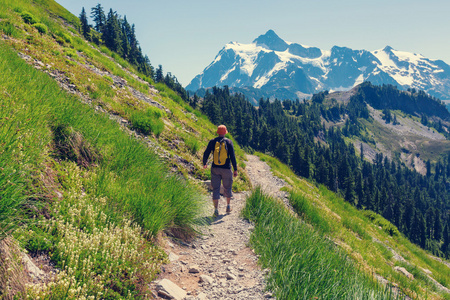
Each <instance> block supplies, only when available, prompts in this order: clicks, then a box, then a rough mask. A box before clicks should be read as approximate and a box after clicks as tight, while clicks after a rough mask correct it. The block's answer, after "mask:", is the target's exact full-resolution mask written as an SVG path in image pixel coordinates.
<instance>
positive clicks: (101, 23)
mask: <svg viewBox="0 0 450 300" xmlns="http://www.w3.org/2000/svg"><path fill="white" fill-rule="evenodd" d="M91 17H92V20H93V21H94V23H95V25H94V28H95V30H97V31H98V32H100V33H104V28H105V25H106V16H105V12H104V11H103V7H102V5H101V4H100V3H99V4H97V6H95V7H93V8H91Z"/></svg>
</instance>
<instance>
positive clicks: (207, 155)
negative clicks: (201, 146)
mask: <svg viewBox="0 0 450 300" xmlns="http://www.w3.org/2000/svg"><path fill="white" fill-rule="evenodd" d="M211 151H212V142H211V141H210V142H209V143H208V146H207V147H206V150H205V152H204V153H203V167H204V168H205V166H206V167H207V165H206V164H207V163H208V157H209V155H210V154H211Z"/></svg>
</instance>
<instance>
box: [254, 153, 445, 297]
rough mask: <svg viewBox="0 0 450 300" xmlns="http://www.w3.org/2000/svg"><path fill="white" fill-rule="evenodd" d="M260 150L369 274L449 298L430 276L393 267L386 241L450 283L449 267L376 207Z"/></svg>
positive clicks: (407, 289) (413, 292)
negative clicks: (410, 275) (360, 204)
mask: <svg viewBox="0 0 450 300" xmlns="http://www.w3.org/2000/svg"><path fill="white" fill-rule="evenodd" d="M256 154H257V155H258V156H260V158H261V159H262V160H264V161H265V162H267V163H268V164H269V166H270V167H271V168H272V172H273V173H274V174H275V175H276V176H278V177H280V178H282V179H284V180H285V181H286V182H287V183H288V184H289V185H290V186H291V187H290V188H286V191H288V192H292V191H294V192H295V193H300V194H301V195H302V197H304V198H306V199H305V201H306V202H309V206H311V207H312V208H313V210H312V211H313V213H309V214H311V215H312V216H314V215H317V214H318V215H319V216H320V218H319V220H320V219H323V220H324V222H326V223H328V224H330V231H328V232H327V233H326V235H327V236H328V238H329V239H330V240H332V241H334V242H335V243H336V244H338V245H339V248H340V249H342V251H345V253H346V254H347V255H348V256H349V257H351V258H352V260H353V261H354V262H355V264H356V265H357V266H358V268H359V269H361V271H363V272H364V273H365V274H366V276H369V277H371V276H373V274H377V275H380V276H382V277H384V278H386V279H387V280H389V281H390V282H392V283H393V284H396V285H398V286H399V288H400V289H401V290H402V292H404V293H405V294H407V295H408V296H410V297H413V298H417V299H450V294H446V293H444V292H441V291H439V290H438V289H437V287H436V286H435V284H434V283H433V282H430V280H428V279H427V278H425V277H423V276H418V277H417V278H416V279H415V280H413V281H411V280H409V279H407V278H406V277H405V276H404V275H402V274H400V273H398V272H396V271H395V270H394V268H393V266H395V265H396V263H397V261H396V260H395V259H394V255H393V253H392V251H391V250H390V249H389V248H387V247H390V248H392V249H393V250H394V251H395V252H397V253H398V254H399V255H401V256H403V258H404V259H405V260H406V261H407V262H408V263H409V264H411V266H415V267H416V268H417V269H418V270H421V269H422V268H423V269H428V270H430V271H431V272H432V274H431V275H430V276H431V277H432V278H434V279H435V280H437V281H438V282H440V283H441V284H443V285H444V286H446V284H447V286H448V284H449V280H448V278H450V269H449V268H447V267H446V266H444V265H443V264H442V263H439V262H438V261H436V260H434V259H432V258H431V257H430V256H429V253H427V252H426V251H424V250H422V249H420V248H419V247H417V246H416V245H414V244H411V242H410V241H408V239H407V238H405V237H404V236H403V235H402V234H400V233H399V232H398V229H397V228H396V227H395V226H394V225H393V224H391V223H390V222H388V221H387V220H386V219H384V218H383V217H382V216H380V215H378V214H376V213H374V212H371V211H366V210H358V209H356V208H355V207H353V206H352V205H351V204H349V203H348V202H346V201H345V200H344V199H343V198H342V197H340V196H339V195H337V194H336V193H333V192H331V191H329V190H328V189H327V188H326V187H324V186H319V187H317V186H315V185H314V183H312V182H308V181H307V180H305V179H302V178H299V177H297V176H296V175H295V174H294V173H293V172H292V171H291V170H290V169H289V168H288V167H287V166H286V165H284V164H282V163H280V162H279V161H278V160H276V159H274V158H272V157H268V156H266V155H263V154H261V153H256ZM291 198H292V196H291ZM300 216H301V217H303V218H304V219H305V221H306V222H307V223H309V224H311V225H312V226H313V227H314V228H315V230H317V231H319V232H323V230H321V229H320V223H321V221H317V222H312V221H311V217H309V216H308V214H305V213H300ZM317 224H319V225H317ZM374 239H377V240H378V241H381V242H382V243H383V244H380V243H379V242H376V241H375V240H374ZM412 270H415V269H412Z"/></svg>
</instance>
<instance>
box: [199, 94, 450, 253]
mask: <svg viewBox="0 0 450 300" xmlns="http://www.w3.org/2000/svg"><path fill="white" fill-rule="evenodd" d="M372 88H374V89H379V88H381V87H373V86H372ZM379 92H381V91H379ZM325 96H326V93H322V94H318V95H316V96H315V97H313V98H312V101H308V102H307V101H299V100H296V101H291V100H286V101H283V102H281V101H278V100H275V101H273V102H270V101H269V100H264V99H261V100H260V101H259V107H258V108H255V107H254V106H253V105H251V104H250V103H249V102H248V101H247V100H246V98H245V97H244V96H243V95H241V94H231V93H230V92H229V89H228V87H224V88H217V87H214V88H212V90H211V91H207V92H206V94H205V96H204V99H203V101H202V103H201V107H200V109H201V111H202V112H203V113H204V114H206V115H207V116H208V117H209V118H210V119H211V121H212V122H213V123H215V124H221V123H224V124H226V125H227V127H228V128H229V131H230V132H231V133H232V134H233V136H234V137H235V138H236V140H237V141H238V142H239V144H240V145H242V146H243V147H244V148H249V149H254V150H257V151H261V152H266V153H270V154H272V155H273V156H275V157H277V158H278V159H280V160H281V161H282V162H284V163H286V164H288V165H290V166H291V168H292V170H293V171H294V172H295V173H297V174H298V175H300V176H303V177H306V178H310V179H312V180H314V181H316V182H317V183H319V184H323V185H325V186H327V187H328V188H329V189H330V190H332V191H334V192H337V193H340V194H341V195H342V196H343V197H344V198H345V200H346V201H348V202H350V203H351V204H353V205H355V206H356V207H358V208H364V209H369V210H372V211H375V212H377V213H379V214H381V215H383V216H384V217H385V218H386V219H387V220H389V221H391V222H392V223H393V224H394V225H396V226H397V228H398V229H399V231H400V232H402V233H403V234H404V235H405V236H406V237H408V238H409V239H410V240H411V241H412V242H413V243H415V244H417V245H419V246H421V247H422V248H424V249H427V250H430V251H432V252H433V253H435V254H437V255H445V256H446V257H450V246H449V242H450V236H449V231H450V218H449V213H448V212H449V209H450V197H449V192H450V184H449V179H450V153H449V154H448V155H447V156H445V157H443V158H442V159H441V160H440V161H439V162H438V163H437V164H436V166H435V169H434V173H432V172H431V165H429V166H428V167H429V172H427V175H426V176H423V175H421V174H419V173H417V172H416V171H414V170H410V169H408V168H407V167H406V166H404V165H403V164H402V163H401V162H399V161H397V162H394V161H391V160H389V159H388V158H387V157H385V156H383V154H377V156H376V158H375V161H374V163H370V162H369V161H367V160H365V159H364V151H363V149H362V148H361V153H360V154H357V153H356V151H355V147H354V146H353V144H351V143H350V144H347V143H346V142H345V140H344V136H345V135H344V130H346V131H347V132H346V134H347V135H349V134H351V131H357V129H355V128H358V126H362V125H361V124H360V123H358V122H357V119H358V118H364V117H365V118H368V117H369V112H368V110H367V105H366V104H365V102H362V101H360V98H358V97H359V96H355V97H352V99H351V100H350V101H349V102H348V103H347V104H341V105H337V106H333V107H331V108H330V107H329V106H328V107H327V106H325V105H324V104H323V103H322V102H323V98H324V97H325ZM321 98H322V99H321ZM199 100H200V99H198V97H197V98H196V96H195V95H194V97H192V98H191V99H190V101H191V105H193V106H195V105H197V106H200V104H199ZM343 114H346V115H347V116H348V124H351V125H348V126H347V128H346V126H344V127H343V129H342V130H341V129H340V128H339V127H330V128H329V129H326V128H325V126H324V124H322V120H323V119H322V118H321V116H323V115H325V116H328V117H329V118H334V119H339V118H341V115H343ZM428 164H429V162H428Z"/></svg>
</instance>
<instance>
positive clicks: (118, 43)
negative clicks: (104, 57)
mask: <svg viewBox="0 0 450 300" xmlns="http://www.w3.org/2000/svg"><path fill="white" fill-rule="evenodd" d="M121 35H122V30H121V28H120V21H119V17H118V16H117V13H115V12H113V10H112V8H111V9H110V10H109V13H108V17H107V19H106V25H105V30H104V33H103V40H104V41H105V45H106V47H108V48H109V49H111V50H112V51H114V52H116V53H118V54H120V55H122V37H121Z"/></svg>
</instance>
